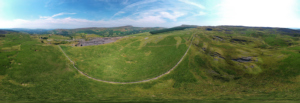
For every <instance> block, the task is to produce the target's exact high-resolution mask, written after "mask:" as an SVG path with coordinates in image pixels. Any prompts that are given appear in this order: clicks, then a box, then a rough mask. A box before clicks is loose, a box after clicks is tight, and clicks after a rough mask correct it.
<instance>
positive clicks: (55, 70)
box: [0, 26, 300, 102]
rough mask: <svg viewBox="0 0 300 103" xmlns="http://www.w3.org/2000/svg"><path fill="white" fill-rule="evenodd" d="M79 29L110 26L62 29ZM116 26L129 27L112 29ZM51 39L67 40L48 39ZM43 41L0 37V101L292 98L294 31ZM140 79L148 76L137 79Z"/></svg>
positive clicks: (298, 48) (217, 30) (207, 29)
mask: <svg viewBox="0 0 300 103" xmlns="http://www.w3.org/2000/svg"><path fill="white" fill-rule="evenodd" d="M126 28H128V29H126ZM102 29H103V30H102ZM84 30H92V31H93V32H101V31H107V32H109V30H111V28H88V29H84V28H82V29H74V30H65V31H67V32H68V33H72V34H74V33H81V32H83V31H84ZM97 30H99V31H97ZM118 30H119V31H124V32H128V31H130V30H135V27H120V28H114V30H113V31H118ZM125 30H128V31H125ZM138 30H141V28H138ZM147 30H150V29H145V31H147ZM151 30H153V28H151ZM55 31H56V33H61V32H63V31H64V30H55ZM107 32H106V33H107ZM108 34H109V33H108ZM114 34H115V36H119V35H117V32H113V36H114ZM104 36H106V35H104ZM54 37H55V38H60V39H69V37H65V36H61V35H59V36H51V37H49V38H48V39H52V38H54ZM95 38H96V37H95ZM97 38H99V37H97ZM48 39H41V38H39V37H38V36H37V35H29V34H23V33H10V34H5V36H4V37H0V50H1V51H0V60H1V62H0V63H1V64H0V67H1V68H0V101H22V102H28V101H53V102H75V101H77V102H99V101H100V102H120V101H123V102H211V101H212V102H263V101H267V102H269V101H271V102H272V101H275V100H276V101H277V102H278V101H281V102H297V101H299V97H300V94H299V93H300V86H299V84H300V69H299V68H300V64H299V62H300V59H299V58H300V37H299V31H297V30H291V29H285V28H266V27H244V26H199V27H197V28H190V29H183V30H175V31H172V30H168V31H166V32H159V33H157V34H155V35H153V34H151V33H148V32H145V33H138V34H133V35H127V36H123V37H122V38H121V39H118V40H117V41H116V42H113V43H108V44H102V45H93V46H82V47H81V46H74V45H72V44H73V43H74V42H75V41H72V42H66V43H63V44H54V43H52V44H49V43H47V40H48ZM41 41H45V42H41ZM185 52H186V54H185ZM73 63H74V64H73ZM74 67H75V68H74ZM173 67H174V69H172V68H173ZM161 75H162V76H161ZM153 78H154V79H153ZM149 79H151V80H149ZM101 80H102V81H101ZM143 80H149V81H146V82H137V81H143ZM104 81H109V82H104ZM132 82H134V83H132Z"/></svg>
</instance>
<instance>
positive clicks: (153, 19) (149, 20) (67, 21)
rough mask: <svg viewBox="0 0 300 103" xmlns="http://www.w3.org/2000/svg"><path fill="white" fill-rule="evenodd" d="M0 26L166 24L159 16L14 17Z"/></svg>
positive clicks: (57, 26) (49, 26) (77, 26)
mask: <svg viewBox="0 0 300 103" xmlns="http://www.w3.org/2000/svg"><path fill="white" fill-rule="evenodd" d="M0 22H1V24H0V28H82V27H116V26H122V25H133V26H140V27H147V26H148V27H153V26H166V25H168V24H167V23H166V21H165V20H164V19H162V17H160V16H147V17H143V18H138V19H131V18H122V19H117V20H108V21H105V20H99V21H93V20H86V19H76V18H71V17H68V18H63V19H55V18H50V19H49V18H48V19H37V20H23V19H16V20H12V21H7V20H0Z"/></svg>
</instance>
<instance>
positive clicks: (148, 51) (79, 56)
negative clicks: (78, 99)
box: [62, 33, 191, 82]
mask: <svg viewBox="0 0 300 103" xmlns="http://www.w3.org/2000/svg"><path fill="white" fill-rule="evenodd" d="M187 37H191V35H190V34H181V33H169V34H164V35H159V36H142V37H125V38H123V39H122V40H119V41H117V42H115V43H110V44H105V45H98V46H85V47H71V46H62V48H63V50H64V51H65V52H66V54H67V55H68V56H69V57H70V58H71V59H72V61H75V62H76V67H78V68H79V69H80V70H81V71H83V72H84V73H85V74H87V75H89V76H91V77H95V78H98V79H102V80H107V81H115V82H133V81H141V80H145V79H151V78H154V77H157V76H159V75H161V74H163V73H165V72H167V71H168V70H170V69H171V68H172V67H173V66H175V64H177V62H178V61H179V60H180V58H181V57H182V56H183V54H184V53H185V51H186V50H187V47H188V44H186V43H181V41H182V38H187Z"/></svg>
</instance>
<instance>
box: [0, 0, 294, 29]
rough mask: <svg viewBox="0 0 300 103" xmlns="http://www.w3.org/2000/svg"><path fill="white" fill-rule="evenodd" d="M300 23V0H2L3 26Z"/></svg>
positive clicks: (0, 0)
mask: <svg viewBox="0 0 300 103" xmlns="http://www.w3.org/2000/svg"><path fill="white" fill-rule="evenodd" d="M182 24H188V25H199V26H217V25H241V26H262V27H286V28H300V0H0V28H31V29H37V28H40V29H58V28H65V29H71V28H83V27H117V26H125V25H132V26H136V27H174V26H179V25H182Z"/></svg>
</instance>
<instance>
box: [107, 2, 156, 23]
mask: <svg viewBox="0 0 300 103" xmlns="http://www.w3.org/2000/svg"><path fill="white" fill-rule="evenodd" d="M152 2H156V0H144V1H139V2H136V3H132V4H130V5H127V6H126V7H125V8H123V9H122V10H120V11H118V12H117V13H115V14H114V15H113V16H112V17H111V19H112V18H114V17H115V16H117V15H120V14H123V13H125V12H124V11H126V10H128V9H130V10H131V8H133V7H136V6H139V5H144V4H148V3H152Z"/></svg>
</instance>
